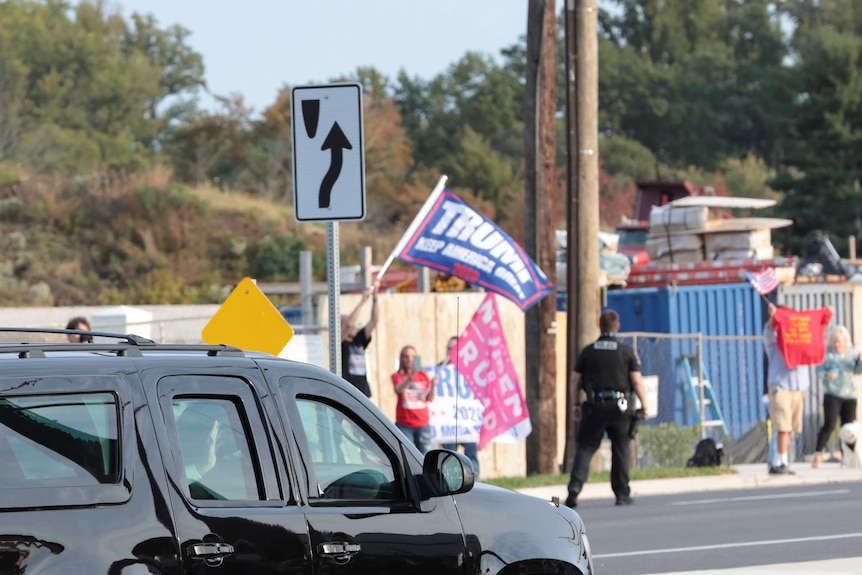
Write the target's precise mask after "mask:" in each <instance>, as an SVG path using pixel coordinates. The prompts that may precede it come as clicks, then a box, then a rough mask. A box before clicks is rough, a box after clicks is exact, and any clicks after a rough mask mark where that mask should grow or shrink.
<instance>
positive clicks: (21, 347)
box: [0, 327, 245, 359]
mask: <svg viewBox="0 0 862 575" xmlns="http://www.w3.org/2000/svg"><path fill="white" fill-rule="evenodd" d="M4 333H7V334H8V333H13V334H14V333H35V334H43V335H44V334H47V335H66V336H67V335H70V334H77V335H82V336H87V338H88V339H89V340H90V341H89V342H86V343H77V342H68V341H64V342H52V341H44V340H43V341H29V342H27V341H24V342H20V341H18V342H15V341H10V342H8V343H4V342H2V341H0V352H5V353H17V354H18V357H20V358H22V359H25V358H37V357H45V350H50V351H102V352H105V351H107V352H110V353H115V354H116V355H118V356H121V357H123V356H126V357H128V356H134V357H141V356H142V354H141V351H142V350H152V351H202V352H206V354H207V355H208V356H210V357H226V356H227V357H245V352H244V351H243V350H242V349H240V348H238V347H235V346H232V345H226V344H176V343H157V342H155V341H153V340H152V339H149V338H146V337H142V336H139V335H135V334H119V333H112V332H102V331H90V330H77V329H59V328H41V327H37V328H32V327H0V334H4ZM94 337H101V338H107V339H114V340H117V341H116V342H107V343H105V342H99V343H93V342H92V341H93V338H94Z"/></svg>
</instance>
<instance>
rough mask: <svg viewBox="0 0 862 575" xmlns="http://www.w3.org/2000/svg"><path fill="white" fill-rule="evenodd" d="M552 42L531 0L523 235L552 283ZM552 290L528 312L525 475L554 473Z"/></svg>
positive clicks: (548, 6)
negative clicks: (550, 211)
mask: <svg viewBox="0 0 862 575" xmlns="http://www.w3.org/2000/svg"><path fill="white" fill-rule="evenodd" d="M556 39H557V18H556V9H555V2H554V0H530V2H529V7H528V13H527V70H526V88H527V89H526V113H525V135H526V149H527V153H526V168H525V171H526V183H525V187H524V217H525V222H524V236H525V239H526V242H525V243H526V249H527V252H528V253H529V254H530V256H532V257H533V259H534V260H535V262H536V263H537V264H538V265H539V267H540V268H541V269H542V271H544V272H545V274H546V275H547V276H548V279H549V280H550V281H551V284H552V285H555V284H556V253H555V247H554V243H555V242H554V237H555V234H554V229H553V226H550V225H548V222H549V221H550V217H549V214H548V204H549V200H550V195H551V194H553V193H554V191H555V189H556V181H557V178H556V171H555V159H556V123H555V122H556V100H555V80H556V66H555V56H556ZM556 293H557V292H556V290H555V289H554V290H552V291H551V293H549V294H548V295H547V296H545V297H544V298H542V300H541V301H540V302H539V303H538V304H537V305H534V306H533V307H531V308H530V309H529V310H528V311H527V314H526V321H525V334H524V335H525V338H526V356H527V358H526V360H527V361H526V364H527V366H526V367H527V373H526V375H527V381H526V395H527V407H528V409H529V410H530V422H531V425H532V427H533V432H532V433H531V434H530V435H529V436H528V437H527V473H528V474H535V473H556V471H557V462H556V457H557V415H556V376H557V373H556V372H557V370H556V361H557V352H556V345H557V336H556V318H557V295H556Z"/></svg>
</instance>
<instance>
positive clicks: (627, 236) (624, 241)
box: [617, 230, 648, 246]
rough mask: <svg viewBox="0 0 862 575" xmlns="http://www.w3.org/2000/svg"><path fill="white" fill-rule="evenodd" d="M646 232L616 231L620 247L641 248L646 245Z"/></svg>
mask: <svg viewBox="0 0 862 575" xmlns="http://www.w3.org/2000/svg"><path fill="white" fill-rule="evenodd" d="M647 233H648V231H647V230H617V234H618V235H619V236H620V243H619V245H621V246H642V245H645V244H646V240H647Z"/></svg>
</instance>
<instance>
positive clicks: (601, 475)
mask: <svg viewBox="0 0 862 575" xmlns="http://www.w3.org/2000/svg"><path fill="white" fill-rule="evenodd" d="M731 473H736V472H735V471H734V470H733V469H731V468H730V467H650V468H647V469H632V470H631V471H629V478H630V479H631V480H632V481H638V480H643V479H669V478H672V477H700V476H703V475H726V474H731ZM610 480H611V474H610V471H593V472H591V473H590V477H589V481H590V482H591V483H599V482H610ZM481 481H482V483H489V484H491V485H498V486H500V487H505V488H507V489H522V488H525V487H544V486H546V485H565V484H567V483H568V482H569V476H568V474H566V475H562V474H547V475H542V474H539V475H529V476H527V477H495V478H492V479H485V478H482V480H481Z"/></svg>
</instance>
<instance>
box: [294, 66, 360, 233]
mask: <svg viewBox="0 0 862 575" xmlns="http://www.w3.org/2000/svg"><path fill="white" fill-rule="evenodd" d="M290 117H291V125H292V132H293V206H294V215H295V216H296V220H297V221H299V222H315V221H316V222H336V221H344V220H362V219H364V218H365V140H364V133H363V129H362V86H361V85H359V84H355V83H345V84H328V85H322V86H297V87H295V88H293V89H292V90H291V94H290Z"/></svg>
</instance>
